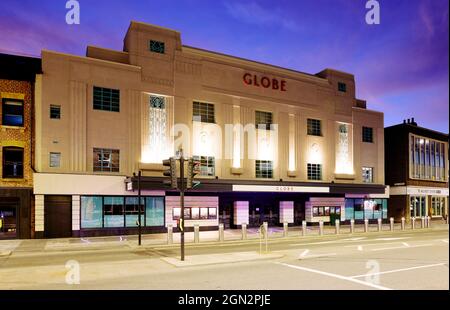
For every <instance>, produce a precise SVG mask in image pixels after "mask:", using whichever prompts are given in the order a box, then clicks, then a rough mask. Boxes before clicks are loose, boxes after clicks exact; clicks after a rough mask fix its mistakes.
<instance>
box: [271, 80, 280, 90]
mask: <svg viewBox="0 0 450 310" xmlns="http://www.w3.org/2000/svg"><path fill="white" fill-rule="evenodd" d="M279 88H280V87H279V86H278V80H277V79H272V89H279Z"/></svg>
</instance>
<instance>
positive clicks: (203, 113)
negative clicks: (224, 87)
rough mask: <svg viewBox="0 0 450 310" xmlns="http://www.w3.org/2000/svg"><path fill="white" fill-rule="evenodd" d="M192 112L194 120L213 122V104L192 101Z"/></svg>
mask: <svg viewBox="0 0 450 310" xmlns="http://www.w3.org/2000/svg"><path fill="white" fill-rule="evenodd" d="M192 114H193V117H194V121H200V122H202V123H215V117H214V104H211V103H206V102H198V101H194V105H193V112H192Z"/></svg>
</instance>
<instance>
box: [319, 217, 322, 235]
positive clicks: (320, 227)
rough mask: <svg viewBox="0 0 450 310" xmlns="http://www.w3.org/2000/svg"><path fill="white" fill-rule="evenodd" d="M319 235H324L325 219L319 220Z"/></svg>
mask: <svg viewBox="0 0 450 310" xmlns="http://www.w3.org/2000/svg"><path fill="white" fill-rule="evenodd" d="M319 236H323V221H322V220H320V221H319Z"/></svg>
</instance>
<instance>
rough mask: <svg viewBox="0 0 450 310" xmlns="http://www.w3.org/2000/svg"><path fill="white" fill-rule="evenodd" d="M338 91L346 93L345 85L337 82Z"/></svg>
mask: <svg viewBox="0 0 450 310" xmlns="http://www.w3.org/2000/svg"><path fill="white" fill-rule="evenodd" d="M338 90H339V91H340V92H343V93H345V92H347V84H345V83H342V82H339V83H338Z"/></svg>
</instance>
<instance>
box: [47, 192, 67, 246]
mask: <svg viewBox="0 0 450 310" xmlns="http://www.w3.org/2000/svg"><path fill="white" fill-rule="evenodd" d="M44 237H46V238H67V237H72V196H45V197H44Z"/></svg>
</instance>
